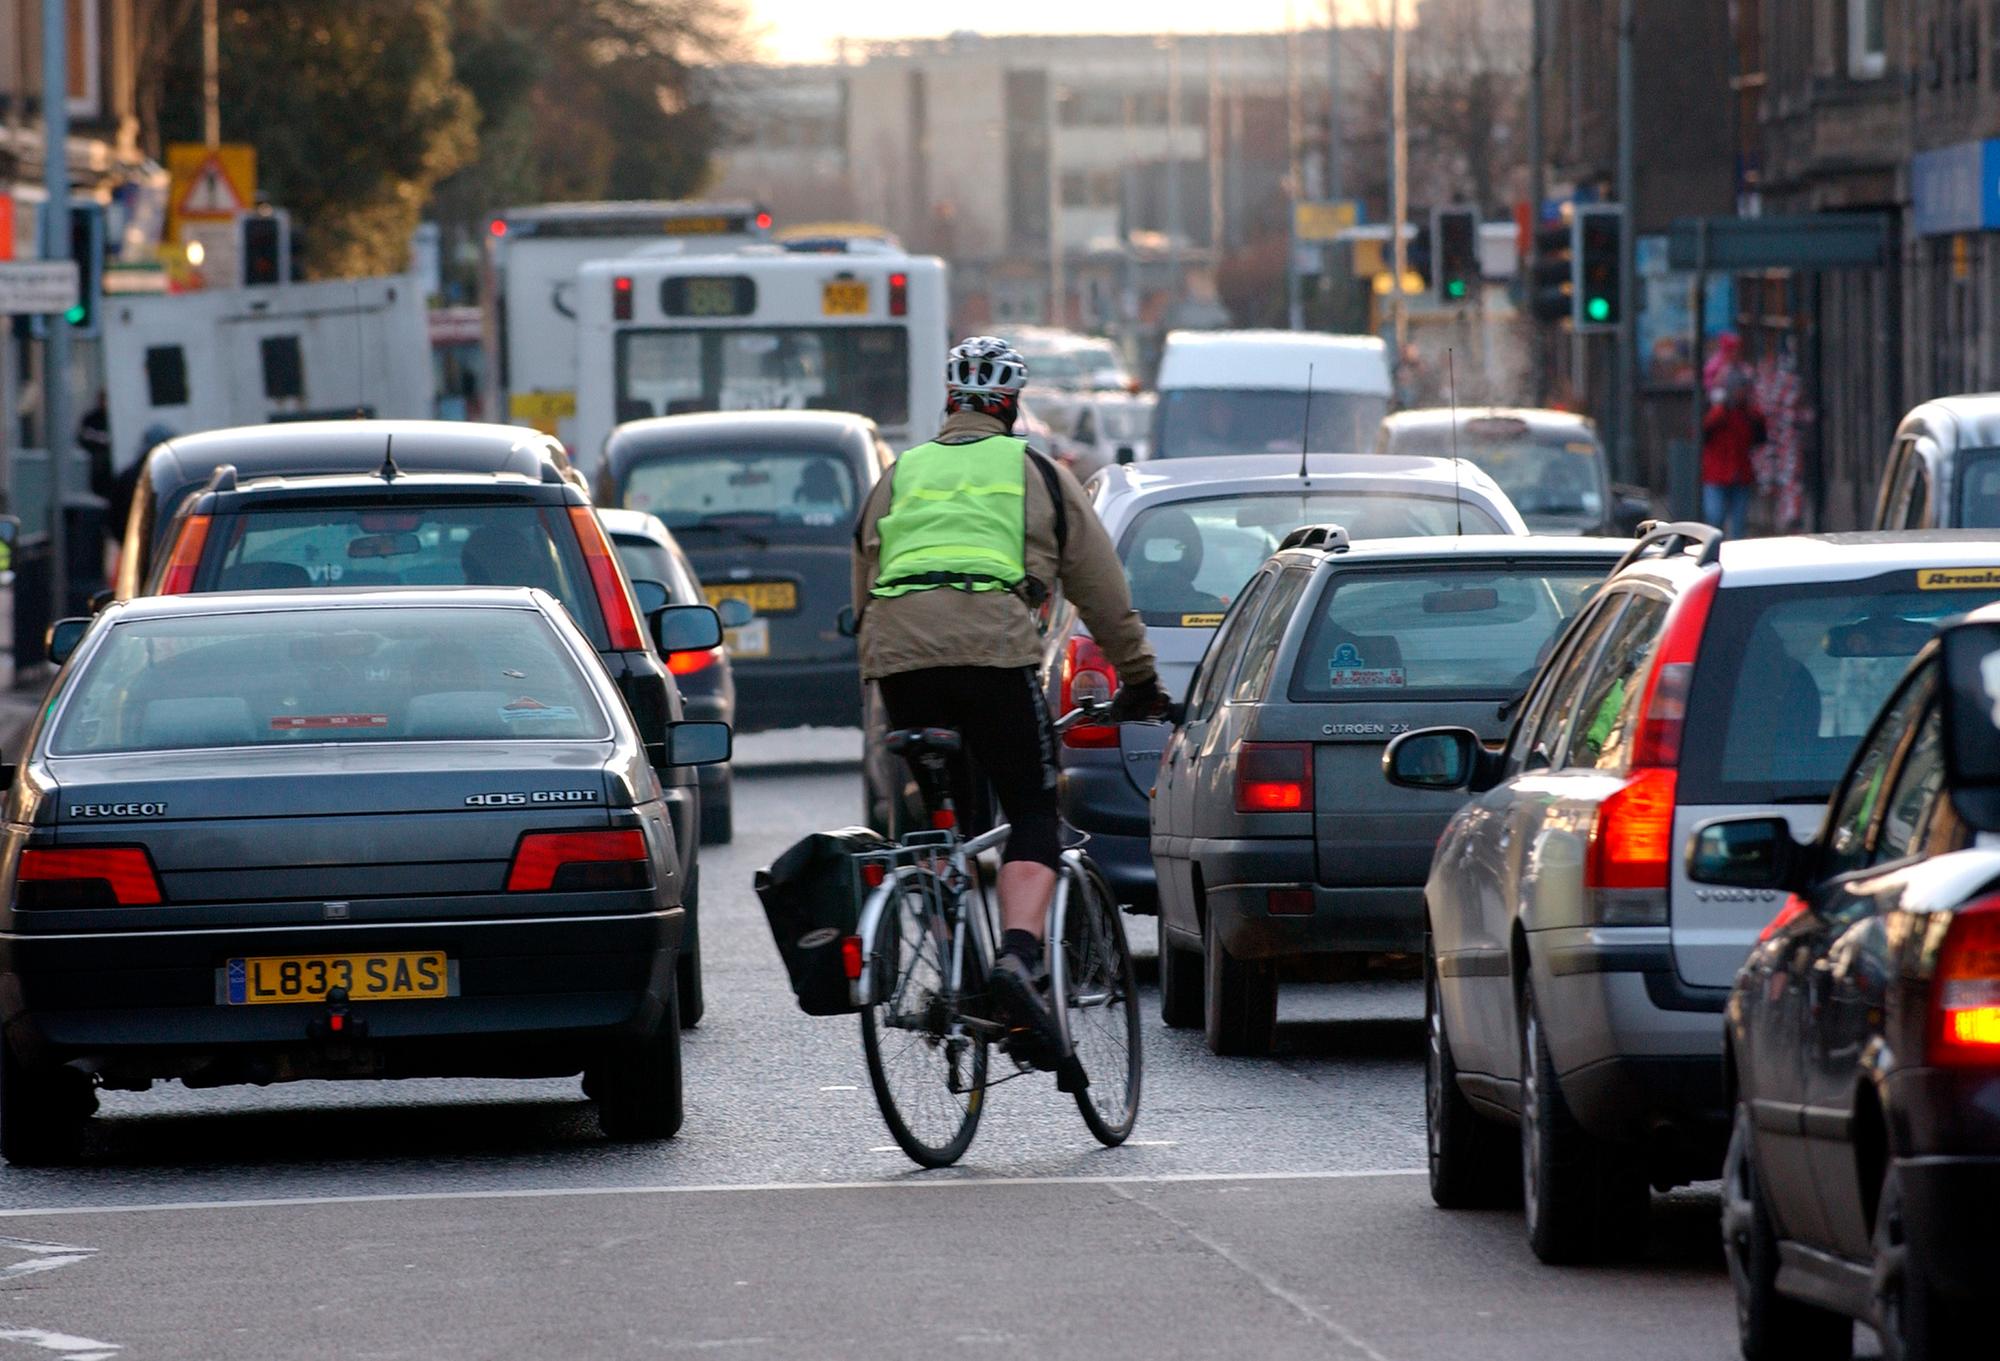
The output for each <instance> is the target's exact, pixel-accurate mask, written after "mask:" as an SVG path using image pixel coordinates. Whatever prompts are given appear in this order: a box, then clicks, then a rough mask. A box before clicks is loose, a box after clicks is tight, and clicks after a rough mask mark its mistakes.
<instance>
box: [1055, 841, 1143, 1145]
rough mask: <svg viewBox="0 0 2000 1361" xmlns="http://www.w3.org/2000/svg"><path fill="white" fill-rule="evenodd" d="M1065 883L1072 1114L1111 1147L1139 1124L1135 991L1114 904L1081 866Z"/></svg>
mask: <svg viewBox="0 0 2000 1361" xmlns="http://www.w3.org/2000/svg"><path fill="white" fill-rule="evenodd" d="M1064 872H1065V873H1066V874H1069V875H1071V876H1072V878H1071V881H1070V895H1069V907H1068V910H1067V913H1066V915H1065V917H1064V920H1063V942H1062V948H1063V968H1064V994H1065V995H1064V998H1063V1004H1064V1006H1065V1007H1066V1008H1067V1013H1068V1015H1067V1019H1068V1023H1069V1038H1070V1047H1071V1048H1072V1049H1074V1050H1075V1051H1076V1058H1077V1062H1078V1063H1079V1064H1081V1065H1082V1067H1083V1071H1084V1075H1085V1076H1086V1077H1088V1078H1089V1079H1090V1085H1089V1086H1087V1087H1085V1088H1084V1089H1083V1090H1082V1091H1080V1092H1078V1093H1077V1094H1076V1108H1077V1109H1078V1110H1079V1111H1081V1112H1082V1113H1083V1122H1084V1123H1085V1124H1086V1125H1088V1126H1090V1132H1091V1133H1092V1134H1094V1135H1096V1136H1097V1140H1098V1142H1099V1143H1101V1144H1103V1145H1104V1146H1105V1147H1107V1148H1115V1147H1116V1146H1117V1145H1119V1144H1122V1143H1124V1142H1125V1140H1126V1138H1127V1137H1129V1136H1130V1135H1131V1133H1132V1125H1133V1122H1134V1121H1136V1120H1137V1119H1138V1118H1139V1083H1140V1076H1141V1071H1142V1068H1143V1062H1142V1060H1141V1057H1140V1052H1139V985H1138V979H1137V977H1136V975H1135V973H1134V971H1133V967H1132V950H1131V947H1130V946H1129V945H1127V943H1126V941H1125V925H1124V923H1123V922H1121V921H1119V920H1118V904H1117V900H1116V899H1115V898H1113V897H1112V894H1111V886H1110V885H1109V884H1107V883H1105V882H1104V876H1103V874H1102V873H1101V872H1100V871H1099V870H1098V868H1097V866H1096V865H1094V864H1092V863H1091V862H1090V861H1089V860H1088V859H1083V860H1082V861H1081V863H1080V864H1079V865H1077V866H1076V867H1074V868H1069V869H1066V870H1065V871H1064Z"/></svg>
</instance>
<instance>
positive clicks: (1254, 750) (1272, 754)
mask: <svg viewBox="0 0 2000 1361" xmlns="http://www.w3.org/2000/svg"><path fill="white" fill-rule="evenodd" d="M1312 807H1313V756H1312V747H1311V746H1310V745H1309V744H1307V743H1304V742H1245V743H1244V744H1243V745H1242V747H1240V748H1239V749H1238V750H1237V753H1236V811H1237V812H1239V813H1309V812H1311V811H1312Z"/></svg>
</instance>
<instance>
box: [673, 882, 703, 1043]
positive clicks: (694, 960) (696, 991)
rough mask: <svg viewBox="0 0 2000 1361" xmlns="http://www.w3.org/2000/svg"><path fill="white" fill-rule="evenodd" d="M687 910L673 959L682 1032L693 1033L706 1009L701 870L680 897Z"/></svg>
mask: <svg viewBox="0 0 2000 1361" xmlns="http://www.w3.org/2000/svg"><path fill="white" fill-rule="evenodd" d="M681 906H683V907H685V908H686V909H687V929H686V930H685V931H683V932H682V933H681V948H680V953H679V954H678V955H677V956H675V958H674V990H675V992H676V993H677V994H678V995H679V997H680V1013H681V1029H682V1030H693V1029H694V1028H695V1027H696V1026H698V1025H700V1024H701V1014H702V1012H703V1011H704V1010H705V1009H706V1008H705V1004H704V1003H703V1001H702V995H701V867H700V866H699V865H697V866H695V868H694V871H693V872H692V873H690V874H689V875H688V891H687V892H686V893H685V894H683V895H682V896H681Z"/></svg>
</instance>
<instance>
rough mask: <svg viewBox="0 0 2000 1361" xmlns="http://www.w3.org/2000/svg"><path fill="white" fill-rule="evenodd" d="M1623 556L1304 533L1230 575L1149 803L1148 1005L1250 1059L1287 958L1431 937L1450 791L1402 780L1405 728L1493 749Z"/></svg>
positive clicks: (1622, 544)
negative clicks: (1391, 759) (1154, 969)
mask: <svg viewBox="0 0 2000 1361" xmlns="http://www.w3.org/2000/svg"><path fill="white" fill-rule="evenodd" d="M1630 547H1631V544H1630V542H1629V541H1618V540H1609V539H1581V538H1572V539H1550V538H1516V537H1510V536H1505V535H1495V534H1481V535H1467V536H1464V537H1456V536H1454V537H1427V538H1397V539H1380V540H1375V541H1373V542H1369V541H1351V540H1350V539H1349V538H1348V535H1347V532H1346V531H1345V530H1344V529H1342V528H1340V527H1339V526H1321V527H1315V528H1308V529H1304V530H1300V531H1298V532H1297V533H1294V534H1292V535H1291V536H1290V537H1289V538H1287V539H1286V540H1285V541H1284V544H1283V545H1282V547H1281V549H1280V551H1279V552H1278V553H1277V554H1276V555H1274V556H1273V557H1272V558H1271V559H1270V560H1269V561H1267V562H1265V563H1263V564H1262V565H1261V566H1260V567H1259V568H1258V569H1257V570H1256V571H1255V572H1254V573H1253V574H1252V575H1251V577H1250V579H1249V580H1248V581H1247V582H1245V583H1244V586H1243V588H1242V591H1241V592H1240V593H1239V595H1238V597H1237V600H1236V603H1235V604H1234V605H1233V606H1232V607H1231V608H1230V610H1229V612H1228V614H1227V615H1226V616H1225V617H1224V619H1223V622H1222V626H1221V627H1220V628H1219V629H1217V630H1216V631H1215V635H1214V641H1213V642H1212V643H1211V644H1210V646H1209V649H1208V652H1207V654H1206V655H1205V656H1204V657H1203V658H1202V660H1201V664H1200V666H1199V667H1197V668H1196V670H1195V674H1194V680H1193V683H1192V684H1191V686H1190V687H1189V689H1188V699H1187V705H1186V710H1185V713H1184V715H1183V717H1182V720H1181V723H1180V725H1179V726H1178V727H1177V728H1176V729H1175V730H1174V732H1173V735H1172V736H1171V737H1170V738H1169V739H1168V741H1167V747H1166V757H1165V759H1164V760H1163V761H1162V762H1161V763H1160V772H1159V783H1158V785H1157V787H1156V789H1155V792H1154V797H1153V801H1152V820H1151V849H1152V853H1153V862H1154V865H1155V866H1156V868H1157V873H1158V880H1159V893H1160V1004H1161V1014H1162V1016H1163V1017H1164V1018H1165V1020H1166V1021H1167V1023H1168V1024H1169V1025H1203V1026H1205V1028H1206V1030H1207V1036H1208V1043H1209V1047H1210V1048H1211V1049H1213V1050H1214V1051H1215V1052H1216V1053H1218V1054H1253V1053H1261V1052H1263V1051H1264V1050H1265V1049H1267V1048H1268V1047H1269V1046H1270V1043H1271V1039H1272V1027H1273V1023H1274V1022H1275V1020H1276V1016H1277V1000H1278V983H1279V970H1280V968H1281V966H1283V965H1285V964H1286V963H1288V962H1290V961H1295V960H1304V959H1307V958H1320V959H1324V958H1325V957H1328V956H1343V955H1344V956H1368V955H1379V954H1398V953H1402V954H1409V955H1412V956H1414V955H1415V954H1416V953H1417V952H1418V951H1419V950H1420V949H1421V948H1422V945H1423V882H1424V875H1425V873H1426V871H1427V870H1428V869H1429V867H1430V858H1431V847H1432V845H1433V844H1435V842H1436V841H1437V836H1438V833H1439V832H1441V831H1443V830H1444V826H1445V823H1446V822H1447V821H1449V820H1450V818H1451V815H1452V813H1453V812H1454V811H1456V809H1457V807H1458V804H1459V802H1460V796H1458V795H1455V794H1451V793H1440V792H1437V791H1430V790H1408V789H1397V788H1394V787H1392V786H1390V785H1389V784H1388V783H1387V782H1386V781H1385V780H1384V779H1383V777H1382V752H1383V748H1384V747H1385V746H1386V745H1387V743H1388V741H1389V739H1390V738H1391V737H1392V736H1394V735H1395V734H1397V733H1400V732H1405V731H1408V730H1409V729H1410V728H1412V727H1421V726H1424V725H1426V724H1432V723H1440V722H1450V723H1458V724H1463V725H1465V726H1466V727H1468V728H1471V729H1472V730H1474V731H1476V732H1478V733H1479V734H1480V735H1481V737H1482V738H1483V739H1484V740H1487V741H1497V740H1499V738H1501V737H1502V736H1503V735H1504V734H1505V732H1506V730H1507V721H1508V717H1509V715H1510V714H1511V713H1512V711H1513V707H1514V705H1515V704H1516V703H1517V702H1518V701H1519V699H1520V696H1521V693H1522V691H1524V690H1525V689H1526V688H1527V686H1528V683H1529V682H1530V681H1531V680H1533V679H1534V675H1535V669H1536V667H1537V666H1538V665H1539V664H1540V662H1541V659H1542V654H1543V653H1544V652H1545V651H1546V650H1547V649H1548V648H1549V646H1550V645H1551V644H1552V643H1553V641H1554V639H1555V638H1556V636H1557V635H1558V634H1559V633H1561V631H1562V630H1563V628H1564V627H1565V626H1566V625H1567V624H1568V622H1569V620H1570V619H1571V618H1573V617H1574V616H1575V615H1576V613H1577V611H1578V610H1580V609H1582V608H1583V606H1584V603H1585V602H1586V601H1588V600H1589V599H1590V597H1591V595H1592V594H1593V593H1594V592H1595V591H1596V590H1597V589H1598V587H1599V586H1600V585H1601V584H1602V583H1603V581H1604V577H1605V574H1606V573H1607V572H1609V571H1610V569H1611V568H1612V567H1613V566H1614V565H1615V564H1616V563H1617V561H1618V559H1619V558H1620V557H1621V556H1623V555H1624V553H1625V552H1626V551H1627V550H1628V549H1629V548H1630Z"/></svg>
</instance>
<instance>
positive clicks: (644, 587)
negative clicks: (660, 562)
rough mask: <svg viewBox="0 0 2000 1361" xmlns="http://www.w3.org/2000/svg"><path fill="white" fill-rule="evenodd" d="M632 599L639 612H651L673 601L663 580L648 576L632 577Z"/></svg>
mask: <svg viewBox="0 0 2000 1361" xmlns="http://www.w3.org/2000/svg"><path fill="white" fill-rule="evenodd" d="M632 600H633V603H635V604H636V605H638V607H639V613H641V614H652V613H653V612H654V611H656V610H663V609H665V608H666V607H667V606H668V605H669V604H671V603H673V596H672V595H671V594H669V593H668V591H667V587H666V583H665V582H660V581H654V580H652V579H651V578H649V577H633V578H632Z"/></svg>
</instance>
